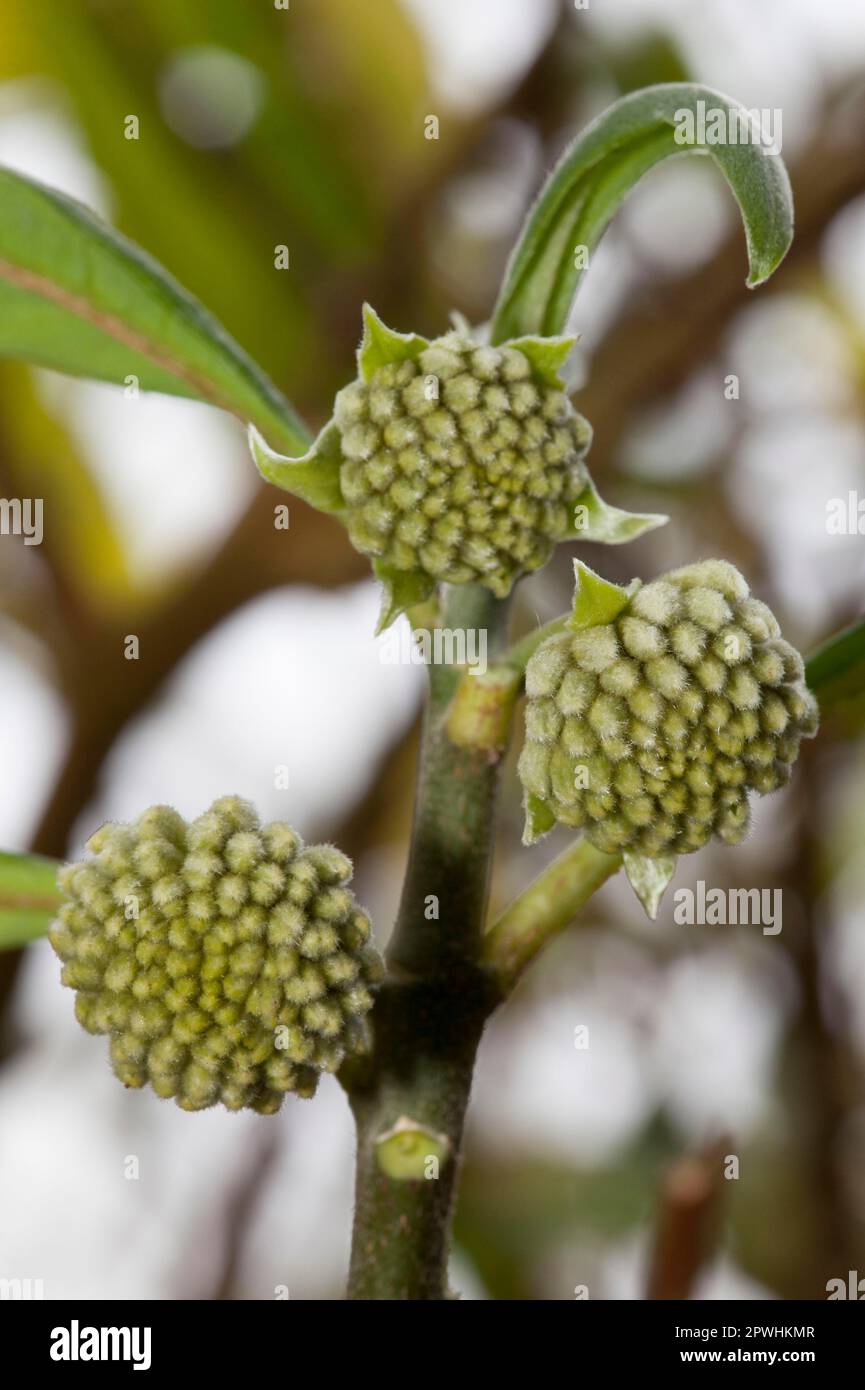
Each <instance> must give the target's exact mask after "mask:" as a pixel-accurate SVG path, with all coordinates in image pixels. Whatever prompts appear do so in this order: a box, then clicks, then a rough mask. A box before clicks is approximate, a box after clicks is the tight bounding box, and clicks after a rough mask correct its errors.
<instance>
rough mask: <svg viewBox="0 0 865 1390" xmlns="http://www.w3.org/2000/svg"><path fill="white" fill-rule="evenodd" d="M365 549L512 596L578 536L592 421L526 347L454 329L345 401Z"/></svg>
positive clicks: (345, 450)
mask: <svg viewBox="0 0 865 1390" xmlns="http://www.w3.org/2000/svg"><path fill="white" fill-rule="evenodd" d="M334 423H335V425H336V428H337V430H338V432H339V437H340V444H341V450H342V459H343V462H342V466H341V469H340V486H341V490H342V495H343V497H344V499H345V502H346V505H347V510H346V517H345V519H346V524H347V526H348V531H349V535H350V536H351V539H352V541H353V543H354V545H355V546H356V547H357V549H358V550H361V551H363V552H364V554H366V555H370V556H372V557H373V558H374V559H376V560H378V561H380V562H381V564H382V565H383V566H385V567H388V568H392V569H394V570H399V571H413V572H422V573H423V574H425V575H427V576H429V577H430V578H431V579H432V580H434V581H438V580H444V581H447V582H449V583H465V582H467V581H470V580H472V581H477V582H479V583H482V584H485V585H486V586H487V588H489V589H491V590H492V592H493V593H494V594H497V595H499V596H503V595H505V594H507V593H509V591H510V589H511V587H512V585H513V583H514V581H515V579H516V578H517V577H518V576H519V575H520V574H522V573H525V572H526V571H529V570H534V569H537V568H538V567H539V566H541V565H544V564H546V562H547V560H548V559H549V558H550V555H551V553H552V550H553V546H554V544H555V542H556V541H558V540H561V539H562V538H563V537H564V536H565V535H566V534H567V533H568V528H569V525H570V522H571V514H572V511H573V504H574V503H575V502H576V500H577V498H578V497H579V496H580V495H581V494H582V493H583V491H584V489H585V487H586V484H587V481H588V474H587V472H586V469H585V466H584V464H583V457H584V455H585V453H586V450H587V448H588V445H589V438H590V430H589V426H588V424H587V423H586V421H585V420H584V419H583V418H582V417H581V416H580V415H578V414H577V413H576V411H575V410H574V409H573V407H572V406H571V404H570V402H569V401H568V399H567V397H566V396H565V395H564V393H563V392H562V390H561V389H560V388H559V387H557V386H554V385H552V384H551V383H550V380H549V379H548V378H546V379H545V378H544V376H543V375H542V374H541V373H540V372H538V371H537V370H536V368H535V367H534V366H533V364H532V362H531V360H530V358H529V356H527V355H526V354H525V353H524V352H522V351H521V350H520V348H519V346H517V345H514V344H511V345H507V344H506V345H504V346H503V347H480V346H478V344H477V343H476V342H474V341H473V340H472V339H471V338H469V337H468V336H467V335H466V334H464V333H462V332H459V331H457V330H454V331H453V332H451V333H448V334H446V335H445V336H444V337H443V338H438V339H436V340H435V341H434V342H431V343H429V344H428V346H426V347H425V348H424V349H423V350H422V351H420V352H419V353H418V354H417V355H416V356H413V357H407V358H405V359H404V360H402V361H386V362H383V363H382V364H380V365H379V366H377V367H376V368H375V369H374V370H373V371H372V372H371V373H370V374H369V376H368V377H363V376H362V377H361V378H360V379H359V380H357V381H354V382H352V383H351V385H350V386H347V387H346V388H345V389H344V390H343V391H341V392H340V393H339V395H338V396H337V398H336V408H335V414H334Z"/></svg>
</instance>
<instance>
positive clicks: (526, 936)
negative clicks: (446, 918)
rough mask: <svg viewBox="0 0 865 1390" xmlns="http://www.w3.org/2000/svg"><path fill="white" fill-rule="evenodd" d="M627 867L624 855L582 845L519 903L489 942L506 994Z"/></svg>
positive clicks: (490, 962)
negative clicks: (596, 893) (581, 910)
mask: <svg viewBox="0 0 865 1390" xmlns="http://www.w3.org/2000/svg"><path fill="white" fill-rule="evenodd" d="M621 867H622V856H621V855H620V854H602V853H601V851H600V850H599V849H595V847H594V845H591V844H589V842H588V840H577V841H576V842H575V843H574V844H573V845H571V846H570V847H569V848H568V849H566V850H565V851H564V853H563V854H560V855H559V857H558V859H556V860H554V861H553V863H552V864H550V865H549V866H548V867H547V868H546V869H544V871H543V873H541V874H539V875H538V877H537V878H536V879H535V880H534V882H533V883H530V884H529V886H528V888H526V890H525V892H523V893H521V894H520V896H519V897H518V898H515V899H514V901H513V902H512V903H511V904H510V906H509V907H508V908H506V909H505V911H504V912H503V913H502V915H501V917H500V918H499V919H498V921H497V922H494V923H493V925H492V927H491V928H490V930H489V931H488V932H487V934H486V937H485V939H484V947H483V961H484V964H485V965H486V967H487V968H488V969H489V971H490V972H491V974H492V975H493V977H494V978H495V980H496V982H497V985H498V988H499V990H500V991H501V993H502V994H508V993H509V992H510V991H511V990H512V989H513V987H514V985H515V984H516V981H517V980H518V978H519V976H520V975H521V974H522V972H523V970H524V969H525V967H526V966H527V965H528V964H529V962H530V961H531V960H533V959H534V957H535V956H536V955H537V954H538V952H539V951H540V950H541V948H542V947H543V946H545V945H546V944H547V942H548V941H549V940H550V938H551V937H553V936H556V935H557V934H558V933H559V932H561V931H564V929H565V927H567V926H569V925H570V923H571V922H572V921H573V919H574V917H575V916H576V914H577V913H578V912H579V910H580V908H581V907H583V906H584V905H585V903H587V902H588V900H589V898H590V897H591V896H592V894H593V893H594V892H595V891H596V890H597V889H598V888H600V887H601V884H603V883H606V881H607V879H608V878H610V877H612V875H613V874H614V873H616V872H617V871H618V870H619V869H620V868H621Z"/></svg>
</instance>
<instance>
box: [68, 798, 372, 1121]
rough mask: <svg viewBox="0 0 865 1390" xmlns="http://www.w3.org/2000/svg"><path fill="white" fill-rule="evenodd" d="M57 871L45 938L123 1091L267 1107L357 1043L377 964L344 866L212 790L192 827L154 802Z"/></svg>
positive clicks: (314, 1080) (323, 848) (328, 850)
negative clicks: (106, 1042)
mask: <svg viewBox="0 0 865 1390" xmlns="http://www.w3.org/2000/svg"><path fill="white" fill-rule="evenodd" d="M88 849H90V850H91V851H92V852H93V855H94V857H93V858H92V859H88V860H85V861H83V862H82V863H77V864H70V865H68V866H67V867H65V868H64V869H62V870H61V873H60V877H59V882H60V887H61V889H62V891H63V893H64V897H65V900H64V902H63V905H62V907H61V909H60V913H59V920H58V921H57V922H56V923H55V924H54V926H53V927H52V929H51V932H50V940H51V943H52V945H53V947H54V949H55V951H56V952H57V954H58V956H59V957H60V959H61V960H62V961H63V975H62V978H63V983H64V984H66V985H69V986H70V988H72V989H74V990H75V991H76V992H77V998H76V1001H75V1012H76V1015H77V1017H78V1020H79V1022H80V1023H81V1024H82V1025H83V1027H84V1028H86V1029H87V1031H88V1032H90V1033H107V1034H108V1035H109V1036H110V1039H111V1062H112V1066H113V1068H114V1072H115V1074H116V1075H117V1076H118V1077H119V1079H120V1080H121V1081H122V1082H123V1083H124V1085H126V1086H144V1085H146V1084H147V1083H148V1082H149V1083H150V1085H151V1086H152V1087H153V1089H154V1091H156V1092H157V1094H158V1095H160V1096H173V1097H174V1098H175V1100H176V1102H177V1104H178V1105H179V1106H181V1107H182V1108H183V1109H184V1110H203V1109H205V1108H206V1107H207V1106H210V1105H215V1104H216V1103H217V1102H221V1103H222V1104H223V1105H225V1106H227V1107H228V1108H229V1109H231V1110H239V1109H242V1108H250V1109H253V1110H257V1111H259V1112H260V1113H262V1114H270V1113H272V1112H273V1111H275V1110H278V1109H279V1107H280V1105H281V1104H282V1100H283V1096H284V1095H285V1093H286V1092H287V1091H293V1092H295V1093H296V1094H298V1095H301V1096H311V1095H313V1094H314V1093H315V1089H316V1086H317V1084H318V1078H319V1075H320V1073H321V1072H322V1071H335V1070H336V1068H337V1067H338V1066H339V1065H340V1063H341V1062H342V1061H343V1059H344V1057H345V1056H346V1055H347V1054H348V1053H353V1052H357V1051H360V1050H363V1048H364V1047H365V1046H366V1021H365V1015H366V1013H367V1012H368V1010H369V1009H370V1007H371V1005H372V995H371V993H370V987H371V986H372V985H373V984H374V983H375V982H376V981H377V980H378V979H379V978H380V976H381V972H382V965H381V961H380V958H379V956H378V953H377V952H376V950H375V948H374V947H373V946H372V945H371V944H370V924H369V918H368V917H367V916H366V914H365V913H364V912H363V911H361V910H360V909H359V907H358V906H357V903H356V902H355V899H354V896H353V894H352V893H351V892H350V891H349V890H348V888H347V887H346V885H347V883H348V882H349V880H350V878H351V862H350V861H349V860H348V859H347V858H346V857H345V855H344V854H342V853H340V851H339V850H338V849H334V847H333V846H332V845H310V846H307V847H304V845H303V842H302V840H301V839H300V836H299V835H297V834H296V833H295V832H294V831H293V830H292V829H291V827H290V826H288V825H283V824H281V823H279V822H274V823H273V824H270V825H265V826H260V825H259V822H258V818H257V816H256V814H255V811H254V809H253V808H252V806H250V805H249V803H248V802H246V801H242V800H241V799H240V798H239V797H223V798H221V799H220V800H219V801H215V802H214V803H213V805H212V806H211V808H210V810H209V811H207V812H205V814H204V815H202V816H199V817H198V819H197V820H194V821H192V823H191V824H187V823H186V821H184V820H183V818H182V817H181V816H180V815H178V813H177V812H176V811H173V810H172V809H171V808H170V807H168V806H154V807H152V808H151V809H150V810H149V811H145V813H144V815H142V816H141V817H140V818H139V820H138V821H137V822H135V824H133V825H115V824H108V825H104V826H103V827H102V828H101V829H100V830H98V831H97V832H96V834H95V835H93V836H92V838H91V839H90V841H89V842H88Z"/></svg>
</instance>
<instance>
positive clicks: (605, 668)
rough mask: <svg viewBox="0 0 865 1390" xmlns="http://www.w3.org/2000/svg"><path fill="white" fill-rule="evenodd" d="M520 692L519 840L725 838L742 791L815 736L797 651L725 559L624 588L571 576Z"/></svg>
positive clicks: (775, 773)
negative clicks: (569, 835) (564, 604)
mask: <svg viewBox="0 0 865 1390" xmlns="http://www.w3.org/2000/svg"><path fill="white" fill-rule="evenodd" d="M574 629H576V631H575V630H574ZM526 692H527V695H528V700H527V705H526V743H525V746H524V748H523V751H522V754H521V756H520V762H519V772H520V778H521V780H522V783H523V786H524V788H525V791H526V794H527V810H528V824H527V839H528V840H532V839H534V838H536V837H537V834H538V833H543V832H544V830H546V829H549V828H550V827H551V825H552V824H553V823H554V822H555V821H558V822H560V823H562V824H563V825H569V826H574V827H581V828H583V829H584V831H585V834H586V837H587V838H588V839H589V840H590V841H591V842H592V844H594V845H595V846H596V847H597V848H598V849H600V850H602V851H605V852H607V853H614V852H616V851H620V850H622V851H627V852H632V853H635V854H640V855H647V856H650V857H653V858H654V857H657V856H662V855H671V854H672V855H675V854H684V853H688V852H689V851H691V850H697V849H700V847H701V846H702V845H704V844H706V842H707V841H708V840H709V839H710V838H711V836H713V835H717V836H718V837H719V838H720V839H721V840H723V841H725V842H726V843H728V844H736V843H738V842H739V841H740V840H742V839H743V838H744V837H745V835H746V834H747V831H748V825H749V810H748V793H749V792H751V791H756V792H760V793H766V792H770V791H774V790H775V788H776V787H780V786H782V785H783V784H784V783H785V782H786V781H787V780H788V778H789V775H790V769H791V766H792V764H793V763H794V762H795V760H796V757H797V756H798V753H799V743H800V740H801V739H802V738H803V737H806V738H807V737H811V736H812V735H813V734H814V733H815V732H816V729H817V719H818V715H817V704H816V701H815V699H814V697H813V696H812V695H811V693H810V691H809V690H808V689H807V687H806V685H805V684H804V681H803V665H802V659H801V657H800V656H799V653H798V652H797V651H795V649H794V648H793V647H791V646H790V644H789V643H788V642H785V641H784V640H783V639H782V638H781V637H780V635H779V628H778V624H777V622H776V621H775V618H774V617H773V615H772V613H771V612H770V610H769V609H768V608H767V607H766V605H765V604H764V603H761V602H760V601H759V600H758V599H755V598H752V597H750V595H749V592H748V586H747V584H746V582H745V580H744V579H743V578H742V576H741V575H740V574H739V572H738V570H736V569H735V568H734V567H733V566H732V565H730V564H727V563H726V562H725V561H723V560H706V561H704V562H702V563H701V564H694V565H687V566H686V567H685V568H683V569H679V570H674V571H672V572H671V573H670V574H667V575H664V576H663V578H661V579H659V580H656V581H655V582H653V583H651V584H647V585H645V586H643V587H636V590H635V586H632V587H631V589H630V590H623V589H618V588H617V586H615V585H611V584H607V583H606V582H605V581H603V580H600V579H598V577H597V576H596V575H593V574H591V572H590V571H587V570H583V571H582V573H581V576H580V584H579V586H578V592H577V600H576V606H575V613H574V618H573V620H572V627H571V629H570V630H568V631H565V632H562V633H557V634H555V635H554V636H552V637H549V638H548V639H547V640H546V641H545V642H544V643H542V645H541V646H540V647H539V648H538V650H537V651H536V652H535V654H534V655H533V656H532V658H531V660H530V661H529V663H528V667H527V669H526Z"/></svg>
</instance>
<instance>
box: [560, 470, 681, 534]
mask: <svg viewBox="0 0 865 1390" xmlns="http://www.w3.org/2000/svg"><path fill="white" fill-rule="evenodd" d="M669 520H670V518H669V517H668V516H665V515H664V514H663V512H626V511H622V509H621V508H620V507H611V506H610V505H609V503H607V502H605V501H604V499H603V498H602V497H601V496H600V495H599V493H598V490H597V488H596V487H595V485H594V483H593V482H591V481H589V482H588V483H587V485H586V487H585V488H584V490H583V491H582V492H581V493H580V495H579V497H578V498H577V500H576V502H575V503H574V511H573V515H572V517H571V525H570V529H569V531H568V535H569V536H578V537H579V538H580V540H584V541H602V542H603V543H604V544H605V545H624V543H625V542H626V541H633V540H636V538H637V536H642V535H643V534H644V532H646V531H654V530H655V528H656V527H657V526H666V524H667V522H668V521H669Z"/></svg>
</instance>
